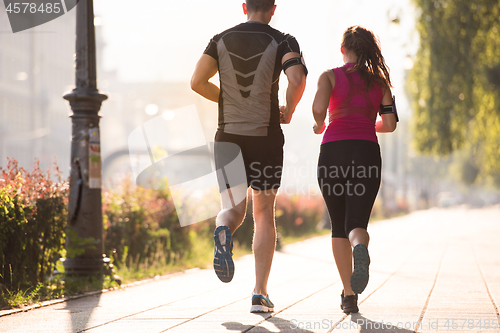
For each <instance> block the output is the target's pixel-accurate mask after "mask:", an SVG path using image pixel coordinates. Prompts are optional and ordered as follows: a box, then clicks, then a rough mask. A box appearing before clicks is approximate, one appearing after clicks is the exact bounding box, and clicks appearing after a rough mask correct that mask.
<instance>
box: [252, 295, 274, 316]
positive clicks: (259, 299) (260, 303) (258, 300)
mask: <svg viewBox="0 0 500 333" xmlns="http://www.w3.org/2000/svg"><path fill="white" fill-rule="evenodd" d="M273 311H274V304H273V302H271V300H270V299H269V295H267V297H264V295H261V294H254V295H253V296H252V308H251V309H250V312H251V313H262V312H273Z"/></svg>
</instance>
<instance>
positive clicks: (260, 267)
mask: <svg viewBox="0 0 500 333" xmlns="http://www.w3.org/2000/svg"><path fill="white" fill-rule="evenodd" d="M252 191H253V216H254V221H255V230H254V238H253V254H254V257H255V288H254V293H256V294H261V295H264V296H267V280H268V279H269V273H270V272H271V264H272V262H273V256H274V249H275V246H276V225H275V222H274V204H275V201H276V191H277V190H267V191H257V190H252Z"/></svg>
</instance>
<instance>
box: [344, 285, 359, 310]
mask: <svg viewBox="0 0 500 333" xmlns="http://www.w3.org/2000/svg"><path fill="white" fill-rule="evenodd" d="M340 309H341V310H343V311H344V313H345V314H350V313H358V312H359V308H358V295H349V296H344V291H343V290H342V294H341V295H340Z"/></svg>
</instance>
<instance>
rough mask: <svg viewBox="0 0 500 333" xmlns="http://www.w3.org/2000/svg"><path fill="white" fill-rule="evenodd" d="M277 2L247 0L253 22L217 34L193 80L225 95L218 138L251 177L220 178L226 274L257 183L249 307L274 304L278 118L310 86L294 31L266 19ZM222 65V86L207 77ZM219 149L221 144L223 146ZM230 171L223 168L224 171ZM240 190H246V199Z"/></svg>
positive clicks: (202, 89)
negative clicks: (281, 99)
mask: <svg viewBox="0 0 500 333" xmlns="http://www.w3.org/2000/svg"><path fill="white" fill-rule="evenodd" d="M275 10H276V6H275V4H274V0H246V3H243V13H244V14H245V15H247V19H248V20H247V22H245V23H242V24H239V25H237V26H235V27H233V28H230V29H228V30H226V31H224V32H222V33H220V34H218V35H215V36H214V37H213V38H212V39H211V40H210V43H209V44H208V46H207V48H206V50H205V52H204V54H203V55H202V56H201V58H200V60H199V61H198V63H197V65H196V69H195V71H194V73H193V77H192V79H191V88H192V89H193V90H194V91H196V92H197V93H198V94H200V95H202V96H203V97H205V98H207V99H209V100H211V101H214V102H217V103H219V126H218V129H217V133H216V135H215V142H216V148H215V156H216V166H217V168H218V169H220V167H221V165H220V162H219V165H217V164H218V161H217V160H218V158H217V155H218V154H219V155H223V152H220V151H219V152H218V148H217V147H218V146H217V144H218V143H222V142H229V143H233V144H236V145H238V146H239V148H240V150H241V154H242V156H243V161H244V164H245V172H246V183H243V184H240V185H238V186H233V184H232V185H231V186H229V184H227V183H228V181H227V180H224V179H219V184H220V187H221V189H220V190H221V198H222V210H221V212H220V213H219V214H218V215H217V219H216V229H215V232H214V240H215V252H214V270H215V272H216V274H217V276H218V277H219V279H220V280H221V281H223V282H229V281H231V279H232V278H233V274H234V263H233V260H232V239H231V236H232V234H233V233H234V232H235V231H236V229H238V227H239V226H240V225H241V223H242V222H243V219H244V217H245V212H246V203H247V200H246V193H247V189H248V186H250V187H251V188H252V195H253V216H254V220H255V224H254V228H255V229H254V239H253V252H254V257H255V288H254V290H253V296H252V308H251V312H272V311H273V308H274V305H273V303H272V302H271V301H270V300H269V295H268V293H267V281H268V278H269V273H270V271H271V263H272V260H273V255H274V249H275V243H276V226H275V221H274V205H275V199H276V192H277V190H278V188H279V186H280V183H281V169H282V167H283V145H284V136H283V132H282V130H281V126H280V123H282V124H288V123H290V121H291V118H292V114H293V112H294V111H295V107H296V106H297V104H298V103H299V101H300V99H301V98H302V94H303V92H304V89H305V81H306V74H307V69H306V68H305V65H304V64H303V61H302V59H301V53H300V48H299V45H298V43H297V41H296V40H295V38H294V37H292V36H290V35H287V34H283V33H281V32H279V31H278V30H276V29H273V28H271V27H270V26H269V25H268V24H269V22H270V21H271V18H272V16H273V15H274V12H275ZM282 70H284V72H285V74H286V76H287V78H288V88H287V92H286V103H285V105H283V106H279V103H278V81H279V77H280V73H281V71H282ZM217 72H219V79H220V87H217V86H216V85H214V84H213V83H211V82H209V79H210V78H212V77H213V76H214V75H215V74H216V73H217ZM219 150H220V149H219ZM225 177H226V176H224V178H225ZM234 198H244V199H243V200H242V201H241V202H239V201H238V200H234Z"/></svg>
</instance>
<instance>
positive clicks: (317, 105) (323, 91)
mask: <svg viewBox="0 0 500 333" xmlns="http://www.w3.org/2000/svg"><path fill="white" fill-rule="evenodd" d="M332 82H333V83H332ZM334 85H335V74H334V72H333V71H332V70H329V71H325V72H323V73H322V74H321V75H320V77H319V79H318V90H317V91H316V96H315V97H314V102H313V106H312V111H313V116H314V120H315V122H316V123H315V124H314V126H313V130H314V133H316V134H321V133H323V131H324V130H325V118H326V112H327V110H328V103H329V102H330V96H331V94H332V91H333V88H334Z"/></svg>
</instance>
